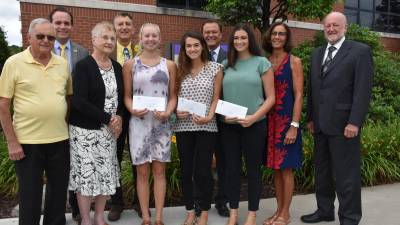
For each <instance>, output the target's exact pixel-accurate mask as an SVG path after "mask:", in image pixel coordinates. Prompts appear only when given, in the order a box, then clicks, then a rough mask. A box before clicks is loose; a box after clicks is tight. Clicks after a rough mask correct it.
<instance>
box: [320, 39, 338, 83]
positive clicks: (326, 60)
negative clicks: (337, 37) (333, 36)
mask: <svg viewBox="0 0 400 225" xmlns="http://www.w3.org/2000/svg"><path fill="white" fill-rule="evenodd" d="M335 50H336V47H335V46H333V45H332V46H331V47H329V48H328V56H327V57H326V59H325V62H324V64H322V73H321V75H322V76H325V73H326V71H327V70H328V67H329V65H330V64H331V62H332V53H333V51H335Z"/></svg>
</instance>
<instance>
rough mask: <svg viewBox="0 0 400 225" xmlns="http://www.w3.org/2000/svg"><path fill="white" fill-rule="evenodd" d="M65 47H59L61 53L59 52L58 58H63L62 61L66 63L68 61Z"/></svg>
mask: <svg viewBox="0 0 400 225" xmlns="http://www.w3.org/2000/svg"><path fill="white" fill-rule="evenodd" d="M66 47H67V46H65V45H60V49H61V51H60V56H61V57H63V58H64V59H66V60H67V61H68V59H67V53H66V51H65V50H66Z"/></svg>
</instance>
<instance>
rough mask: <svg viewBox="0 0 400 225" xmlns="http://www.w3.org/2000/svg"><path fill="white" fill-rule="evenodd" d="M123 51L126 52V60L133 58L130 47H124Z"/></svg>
mask: <svg viewBox="0 0 400 225" xmlns="http://www.w3.org/2000/svg"><path fill="white" fill-rule="evenodd" d="M123 53H124V61H125V62H126V60H128V59H130V58H131V54H129V50H128V48H124V51H123Z"/></svg>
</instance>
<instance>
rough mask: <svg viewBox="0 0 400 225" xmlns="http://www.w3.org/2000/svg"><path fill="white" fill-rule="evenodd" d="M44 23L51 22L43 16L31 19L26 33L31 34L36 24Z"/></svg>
mask: <svg viewBox="0 0 400 225" xmlns="http://www.w3.org/2000/svg"><path fill="white" fill-rule="evenodd" d="M45 23H49V24H51V23H50V21H49V20H48V19H45V18H36V19H34V20H32V21H31V24H29V29H28V33H29V34H32V32H33V31H34V30H35V27H36V25H39V24H45Z"/></svg>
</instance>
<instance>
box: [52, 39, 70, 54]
mask: <svg viewBox="0 0 400 225" xmlns="http://www.w3.org/2000/svg"><path fill="white" fill-rule="evenodd" d="M54 50H55V53H56V54H57V55H60V53H61V43H60V42H58V41H57V40H55V41H54ZM65 50H66V51H67V56H68V57H69V56H70V55H71V54H70V52H71V41H70V40H68V41H67V43H66V44H65Z"/></svg>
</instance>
